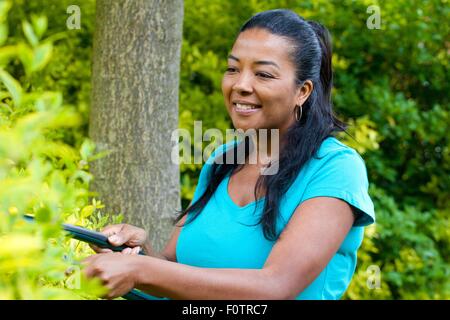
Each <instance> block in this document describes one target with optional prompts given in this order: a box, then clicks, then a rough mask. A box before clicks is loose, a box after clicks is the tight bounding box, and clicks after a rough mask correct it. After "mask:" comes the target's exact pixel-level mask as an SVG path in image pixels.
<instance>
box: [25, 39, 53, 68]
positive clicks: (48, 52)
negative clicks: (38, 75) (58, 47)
mask: <svg viewBox="0 0 450 320" xmlns="http://www.w3.org/2000/svg"><path fill="white" fill-rule="evenodd" d="M52 51H53V45H52V44H51V43H49V42H47V43H44V44H41V45H39V46H37V47H36V48H35V49H34V51H33V61H32V64H31V70H30V71H31V72H33V71H39V70H42V69H43V68H44V67H45V66H46V65H47V63H48V62H49V61H50V59H51V57H52Z"/></svg>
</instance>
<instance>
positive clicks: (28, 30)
mask: <svg viewBox="0 0 450 320" xmlns="http://www.w3.org/2000/svg"><path fill="white" fill-rule="evenodd" d="M22 29H23V33H24V34H25V37H26V38H27V40H28V42H29V43H30V44H31V45H32V46H33V47H35V46H37V45H38V44H39V39H38V37H37V36H36V34H35V33H34V30H33V27H32V26H31V24H30V23H29V22H28V21H22Z"/></svg>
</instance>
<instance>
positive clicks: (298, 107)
mask: <svg viewBox="0 0 450 320" xmlns="http://www.w3.org/2000/svg"><path fill="white" fill-rule="evenodd" d="M299 110H300V115H299ZM294 113H295V120H297V122H300V120H301V119H302V115H303V106H299V105H298V104H296V105H295V108H294Z"/></svg>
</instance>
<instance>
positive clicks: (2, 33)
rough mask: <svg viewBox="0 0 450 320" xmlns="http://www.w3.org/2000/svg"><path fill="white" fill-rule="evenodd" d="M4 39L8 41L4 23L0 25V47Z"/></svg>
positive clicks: (6, 28) (6, 27) (6, 26)
mask: <svg viewBox="0 0 450 320" xmlns="http://www.w3.org/2000/svg"><path fill="white" fill-rule="evenodd" d="M6 39H8V25H7V24H6V23H1V24H0V46H2V45H3V44H4V43H5V42H6Z"/></svg>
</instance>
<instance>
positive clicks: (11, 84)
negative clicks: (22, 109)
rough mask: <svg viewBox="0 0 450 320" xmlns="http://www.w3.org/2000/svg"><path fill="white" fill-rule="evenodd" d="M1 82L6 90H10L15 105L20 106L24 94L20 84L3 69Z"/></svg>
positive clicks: (0, 73) (0, 76)
mask: <svg viewBox="0 0 450 320" xmlns="http://www.w3.org/2000/svg"><path fill="white" fill-rule="evenodd" d="M0 80H1V81H2V82H3V84H4V85H5V87H6V89H8V91H9V93H11V96H12V98H13V101H14V104H15V105H16V106H20V102H21V100H22V93H23V89H22V87H21V85H20V83H19V82H18V81H17V80H16V79H14V78H13V77H12V76H11V75H10V74H9V73H8V72H6V71H5V70H3V69H0Z"/></svg>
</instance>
